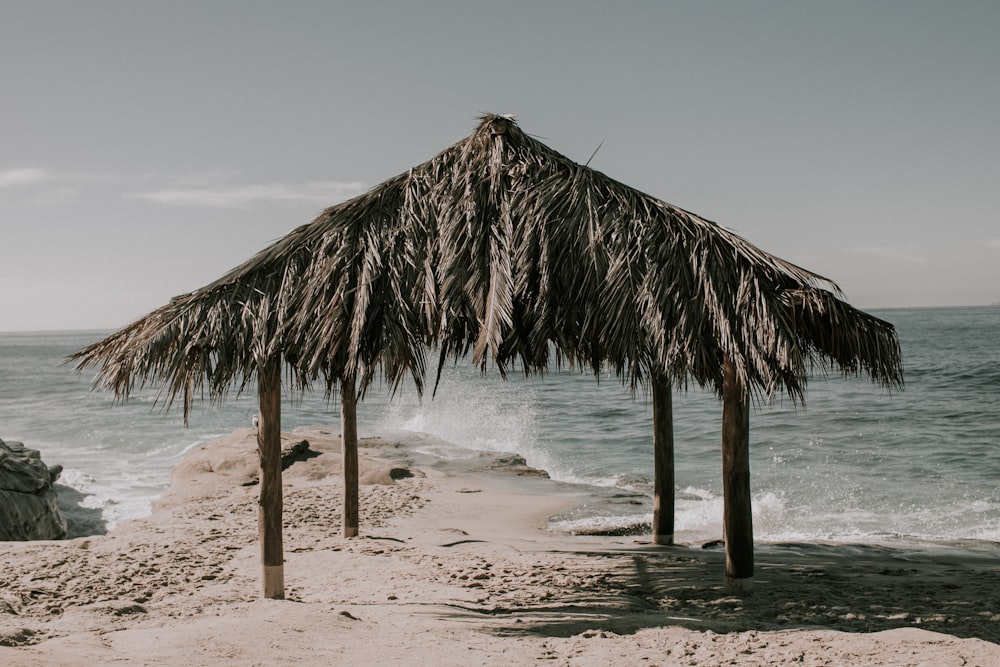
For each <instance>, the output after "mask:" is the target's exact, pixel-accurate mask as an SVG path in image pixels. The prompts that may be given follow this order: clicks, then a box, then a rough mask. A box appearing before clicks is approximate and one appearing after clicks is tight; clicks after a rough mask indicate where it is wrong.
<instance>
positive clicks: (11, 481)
mask: <svg viewBox="0 0 1000 667" xmlns="http://www.w3.org/2000/svg"><path fill="white" fill-rule="evenodd" d="M61 472H62V466H52V467H51V468H49V467H47V466H46V465H45V464H44V463H43V462H42V459H41V455H40V454H39V453H38V450H35V449H28V448H26V447H25V446H24V445H23V444H22V443H20V442H4V441H3V440H0V541H11V540H21V541H23V540H60V539H62V538H64V537H66V520H65V519H64V518H63V515H62V512H60V511H59V503H58V499H57V497H56V492H55V489H54V488H53V487H52V485H53V483H54V482H55V481H56V479H58V477H59V474H60V473H61Z"/></svg>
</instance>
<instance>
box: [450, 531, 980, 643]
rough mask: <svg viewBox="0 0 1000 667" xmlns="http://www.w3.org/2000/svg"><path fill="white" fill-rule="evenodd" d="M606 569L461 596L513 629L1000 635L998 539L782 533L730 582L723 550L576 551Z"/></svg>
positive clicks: (496, 623) (469, 612)
mask: <svg viewBox="0 0 1000 667" xmlns="http://www.w3.org/2000/svg"><path fill="white" fill-rule="evenodd" d="M573 555H574V556H580V557H583V558H587V559H593V561H594V565H595V566H596V567H597V568H599V569H600V570H601V571H602V572H604V573H607V574H606V576H605V577H603V578H602V579H601V580H600V583H599V584H598V585H595V586H593V587H590V588H587V589H582V590H581V589H575V590H566V591H563V592H562V593H561V594H560V595H558V596H557V597H555V598H553V599H549V600H546V601H545V602H544V604H537V605H531V604H528V605H526V606H520V605H519V606H518V607H517V608H516V609H503V608H491V609H485V610H484V609H476V608H474V607H471V606H470V607H458V608H456V609H455V614H454V615H455V616H461V617H465V618H466V619H468V618H469V617H470V616H478V617H479V618H481V619H486V618H488V619H489V621H488V623H487V624H488V625H490V626H493V627H492V629H493V630H494V631H495V632H497V633H499V634H503V635H539V636H546V637H569V636H573V635H576V634H579V633H582V632H585V631H602V630H603V631H609V632H614V633H616V634H631V633H634V632H636V631H637V630H640V629H643V628H651V627H664V626H683V627H686V628H690V629H695V630H702V631H704V630H711V631H713V632H716V633H727V632H743V631H750V630H757V631H769V630H771V631H773V630H792V629H806V628H809V629H820V628H823V629H831V630H841V631H844V632H879V631H882V630H890V629H894V628H902V627H916V628H921V629H924V630H930V631H935V632H941V633H946V634H950V635H954V636H957V637H966V638H969V637H972V638H979V639H984V640H986V641H990V642H994V643H997V642H1000V613H998V612H1000V568H997V567H996V562H997V557H998V555H1000V545H993V544H990V543H985V544H981V545H980V547H979V548H978V549H972V550H967V549H957V548H956V549H949V548H938V549H928V550H906V551H903V550H898V549H891V548H887V547H877V546H862V545H837V546H826V545H815V544H779V545H764V546H762V547H758V549H757V557H756V560H757V568H756V577H755V589H754V592H753V594H752V595H749V596H747V597H735V596H732V595H728V594H726V592H725V591H724V586H723V582H722V580H721V579H722V576H721V575H722V572H723V571H724V566H723V563H724V555H723V554H722V553H721V551H718V550H699V549H689V548H684V547H666V548H663V547H652V546H648V547H645V546H638V547H634V548H623V549H620V550H607V551H596V552H594V551H590V552H586V553H575V554H573Z"/></svg>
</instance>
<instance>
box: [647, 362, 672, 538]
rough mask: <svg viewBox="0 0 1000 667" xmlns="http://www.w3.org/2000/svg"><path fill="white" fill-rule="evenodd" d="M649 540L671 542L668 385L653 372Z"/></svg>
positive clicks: (670, 403)
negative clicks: (651, 507)
mask: <svg viewBox="0 0 1000 667" xmlns="http://www.w3.org/2000/svg"><path fill="white" fill-rule="evenodd" d="M650 383H651V384H652V389H653V543H654V544H673V543H674V415H673V404H672V397H671V390H672V387H671V386H670V380H669V378H667V377H666V376H665V375H660V374H659V373H653V374H652V376H651V378H650Z"/></svg>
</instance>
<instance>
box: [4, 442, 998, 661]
mask: <svg viewBox="0 0 1000 667" xmlns="http://www.w3.org/2000/svg"><path fill="white" fill-rule="evenodd" d="M336 431H337V429H336V428H326V427H315V426H306V427H299V428H296V429H295V430H294V431H292V432H290V433H286V434H283V442H284V443H285V444H286V445H287V444H292V443H295V442H300V441H302V440H306V441H307V442H308V449H307V450H305V451H304V452H300V454H299V455H298V456H297V457H296V459H295V460H294V462H292V463H291V465H290V466H289V467H288V468H287V469H286V470H285V472H284V474H283V483H284V549H285V582H286V599H285V600H263V599H261V595H260V560H259V549H260V547H259V544H258V542H257V512H256V506H257V495H258V488H259V487H258V486H257V485H256V481H257V457H256V437H255V433H254V432H253V430H251V429H241V430H237V431H235V432H233V433H232V434H231V435H230V436H227V437H224V438H221V439H219V440H216V441H213V442H211V443H208V444H205V445H202V446H199V447H197V448H195V449H193V450H192V451H190V452H188V454H187V455H186V456H185V457H184V459H183V460H182V462H181V463H180V464H179V465H177V466H176V468H175V469H174V471H173V474H172V476H171V485H170V488H169V490H168V491H167V493H166V494H164V495H163V496H162V497H161V498H160V499H159V500H158V501H157V502H156V503H155V505H154V511H153V513H152V515H151V516H149V517H146V518H141V519H135V520H131V521H125V522H122V523H121V524H120V525H118V526H117V527H116V528H115V529H113V530H112V531H110V532H109V533H108V534H106V535H95V536H89V537H80V538H76V539H72V540H67V541H62V542H32V543H10V542H7V543H0V558H2V559H3V563H4V567H3V568H2V569H0V663H2V664H5V665H39V666H41V665H78V664H84V663H86V664H99V665H100V664H137V665H139V664H143V665H177V664H199V665H236V664H239V665H281V664H289V665H291V664H400V665H410V664H442V665H468V664H481V665H517V664H534V663H539V664H554V665H587V664H620V665H634V664H644V665H714V664H740V665H772V664H805V665H845V664H865V665H1000V645H998V643H997V642H1000V571H998V568H997V567H996V556H997V549H996V545H995V544H991V543H982V542H978V543H971V542H970V543H969V544H952V545H931V546H919V545H914V546H913V547H912V548H903V547H899V546H893V547H887V546H878V545H851V544H816V543H812V544H806V543H784V544H760V545H758V546H757V551H756V559H757V570H756V580H755V591H754V593H753V594H752V595H751V596H748V597H744V598H737V597H731V596H728V595H726V594H725V592H724V590H723V583H724V582H723V570H724V568H723V557H724V556H723V553H722V551H721V549H719V548H718V546H713V545H709V546H708V548H703V547H704V545H698V544H693V545H678V546H675V547H656V546H653V545H652V544H650V543H649V541H648V539H644V538H643V537H642V536H639V537H631V536H630V537H612V536H580V535H568V534H560V533H557V532H553V531H552V530H550V529H549V527H548V526H549V524H548V521H547V520H548V517H550V516H552V515H554V514H557V513H559V512H562V511H566V510H567V509H569V508H571V507H572V506H573V505H574V504H577V503H579V502H581V498H579V497H575V496H574V495H573V494H572V493H570V492H567V491H566V490H565V489H560V490H558V491H553V492H551V493H549V492H546V485H547V484H553V488H554V487H555V483H554V482H550V481H549V480H546V479H545V478H544V477H543V476H541V475H540V474H537V473H536V471H532V470H531V469H530V468H526V467H525V466H523V465H522V464H521V463H520V462H519V461H512V460H511V459H510V457H506V458H505V457H502V456H498V457H495V461H494V463H495V464H491V465H484V466H483V467H482V470H481V471H466V472H463V473H461V474H456V473H454V472H449V471H448V470H444V469H440V468H437V467H434V466H419V465H414V464H413V462H412V460H411V456H410V453H409V450H408V449H406V448H404V447H402V446H401V445H399V444H398V443H395V442H393V441H392V440H391V439H385V438H363V439H362V440H361V481H362V486H361V534H360V536H359V537H357V538H352V539H346V538H342V537H340V481H339V471H340V456H339V447H340V443H339V437H338V436H337V435H336ZM529 481H530V483H526V482H529Z"/></svg>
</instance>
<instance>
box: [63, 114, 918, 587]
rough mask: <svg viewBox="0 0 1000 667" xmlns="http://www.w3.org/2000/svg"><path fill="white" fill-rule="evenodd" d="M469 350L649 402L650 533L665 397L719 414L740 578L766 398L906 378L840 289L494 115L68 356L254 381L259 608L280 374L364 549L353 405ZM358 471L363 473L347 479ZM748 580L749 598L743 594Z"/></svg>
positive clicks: (139, 376)
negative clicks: (307, 400) (334, 413)
mask: <svg viewBox="0 0 1000 667" xmlns="http://www.w3.org/2000/svg"><path fill="white" fill-rule="evenodd" d="M429 349H433V350H436V351H437V354H438V355H439V367H438V373H439V375H438V377H440V366H441V364H443V363H444V362H445V361H446V360H447V359H449V358H455V359H460V358H463V357H465V356H466V355H468V354H470V353H471V355H472V359H473V360H474V361H475V363H477V364H480V365H481V367H482V368H483V369H486V368H487V366H489V365H492V366H494V367H495V368H496V369H497V370H498V371H499V372H500V373H501V374H506V373H508V372H510V371H520V372H524V373H527V374H531V373H536V372H545V370H547V369H549V368H550V367H551V366H552V365H557V364H561V363H566V364H570V365H573V366H575V367H579V368H586V369H589V370H590V371H592V372H593V373H595V374H600V373H602V372H607V371H610V372H612V373H613V374H614V375H616V376H617V377H618V378H620V380H621V381H622V382H623V383H625V384H626V385H628V386H630V387H632V388H633V389H636V388H638V387H644V388H648V389H649V390H650V391H651V394H652V403H653V415H654V428H653V431H654V452H655V470H656V482H655V484H656V494H655V495H656V498H655V507H656V510H655V513H654V536H655V539H656V541H657V542H659V543H664V544H669V543H671V542H672V539H673V488H674V480H673V451H672V448H673V442H672V441H673V436H672V425H671V394H672V387H673V386H675V385H680V384H684V383H687V382H694V383H696V384H698V385H701V386H706V387H710V388H712V389H714V390H715V391H716V392H718V394H719V395H720V396H721V397H722V398H723V401H724V415H723V421H724V427H723V461H724V478H725V497H726V509H725V521H724V525H725V537H726V545H727V578H728V579H729V580H730V581H732V582H735V583H736V587H737V588H741V587H743V588H745V585H744V583H746V582H749V581H750V580H751V577H752V572H753V551H752V527H751V524H750V517H749V510H750V505H749V500H750V487H749V466H748V451H749V449H748V442H749V436H748V433H749V431H748V415H749V404H750V401H751V397H752V396H757V397H758V398H760V399H762V400H766V399H768V398H770V397H772V396H773V395H775V394H776V393H779V392H784V393H786V394H787V395H789V396H791V397H792V398H794V399H801V398H802V396H803V391H804V388H805V382H806V378H807V376H808V374H809V373H810V371H811V370H813V369H814V368H815V367H817V366H818V367H822V368H830V367H832V368H837V369H840V370H841V371H843V372H844V373H847V374H859V373H864V374H866V375H868V376H869V377H870V378H871V379H872V380H873V381H875V382H877V383H880V384H882V385H884V386H887V387H895V386H899V385H901V383H902V369H901V362H900V354H899V345H898V341H897V339H896V336H895V332H894V330H893V327H892V326H891V325H890V324H888V323H887V322H884V321H882V320H880V319H878V318H875V317H872V316H870V315H868V314H865V313H863V312H861V311H858V310H856V309H854V308H852V307H851V306H850V305H848V304H847V303H845V302H844V301H843V300H842V299H841V298H840V292H839V289H838V288H837V286H836V285H835V284H834V283H832V282H831V281H829V280H827V279H825V278H823V277H822V276H819V275H816V274H814V273H812V272H810V271H807V270H805V269H802V268H800V267H798V266H795V265H793V264H790V263H788V262H786V261H784V260H781V259H779V258H777V257H774V256H773V255H770V254H768V253H766V252H764V251H762V250H760V249H758V248H756V247H755V246H753V245H751V244H750V243H748V242H747V241H745V240H744V239H742V238H740V237H739V236H737V235H735V234H733V233H731V232H729V231H727V230H725V229H724V228H722V227H720V226H719V225H717V224H715V223H712V222H710V221H707V220H705V219H703V218H700V217H699V216H697V215H694V214H692V213H689V212H687V211H685V210H683V209H680V208H678V207H676V206H673V205H670V204H668V203H666V202H663V201H661V200H659V199H656V198H654V197H651V196H649V195H646V194H643V193H641V192H639V191H637V190H635V189H633V188H630V187H628V186H626V185H624V184H622V183H619V182H617V181H615V180H613V179H611V178H609V177H607V176H606V175H604V174H602V173H600V172H597V171H595V170H592V169H589V168H588V167H586V166H582V165H579V164H577V163H575V162H573V161H571V160H569V159H568V158H566V157H564V156H562V155H560V154H559V153H557V152H555V151H553V150H552V149H550V148H548V147H547V146H545V145H544V144H542V143H541V142H539V141H537V140H535V139H534V138H532V137H529V136H528V135H527V134H526V133H524V132H523V131H522V130H521V129H520V128H519V127H518V126H517V124H516V123H515V122H514V121H513V119H512V118H510V117H507V116H498V115H489V116H485V117H484V118H483V119H482V121H481V123H480V124H479V126H478V128H477V129H476V130H475V131H474V132H473V133H472V134H471V135H470V136H469V137H467V138H466V139H464V140H462V141H460V142H458V143H457V144H455V145H453V146H451V147H449V148H447V149H446V150H444V151H443V152H441V153H440V154H438V155H437V156H435V157H434V158H433V159H431V160H429V161H428V162H425V163H423V164H421V165H419V166H417V167H414V168H412V169H410V170H409V171H407V172H405V173H403V174H400V175H399V176H397V177H395V178H392V179H390V180H388V181H386V182H384V183H382V184H381V185H379V186H377V187H375V188H373V189H372V190H370V191H368V192H367V193H365V194H363V195H361V196H359V197H356V198H354V199H351V200H349V201H346V202H344V203H342V204H338V205H336V206H333V207H331V208H329V209H327V210H326V211H324V212H323V213H322V214H320V215H319V216H318V217H317V218H316V219H315V220H314V221H313V222H311V223H309V224H307V225H304V226H302V227H299V228H298V229H295V230H294V231H292V232H291V233H289V234H288V235H287V236H285V237H284V238H282V239H281V240H279V241H278V242H276V243H275V244H273V245H272V246H271V247H269V248H267V249H265V250H264V251H262V252H261V253H259V254H258V255H257V256H255V257H254V258H252V259H251V260H249V261H248V262H246V263H245V264H243V265H241V266H239V267H237V268H235V269H233V270H232V271H231V272H229V273H228V274H226V275H225V276H223V277H222V278H220V279H219V280H218V281H216V282H214V283H212V284H210V285H207V286H206V287H204V288H202V289H199V290H197V291H195V292H192V293H190V294H186V295H183V296H180V297H177V298H175V299H174V300H172V301H171V302H170V303H169V304H167V305H165V306H163V307H162V308H160V309H158V310H156V311H153V312H152V313H150V314H149V315H147V316H146V317H144V318H142V319H140V320H138V321H137V322H135V323H133V324H131V325H129V326H128V327H126V328H124V329H122V330H121V331H118V332H116V333H115V334H112V335H111V336H109V337H108V338H106V339H104V340H102V341H100V342H98V343H95V344H94V345H92V346H90V347H88V348H86V349H84V350H81V351H80V352H78V353H77V354H76V355H74V356H73V357H72V359H73V360H74V361H75V362H76V363H77V364H78V367H79V368H80V369H84V368H87V367H97V369H98V371H97V377H96V381H95V384H96V386H100V387H105V388H109V389H111V390H113V391H114V392H115V393H116V394H117V395H118V396H119V397H122V398H124V397H127V396H128V395H129V393H130V392H131V391H132V389H133V387H134V386H135V384H136V383H137V382H145V381H150V382H156V383H160V384H161V386H163V388H164V390H165V392H166V395H167V397H168V400H170V401H172V400H174V399H175V398H176V397H183V400H184V406H185V409H184V411H185V418H186V416H187V413H188V410H189V408H190V405H191V403H190V401H191V400H192V396H194V395H197V394H204V393H205V391H206V390H207V393H208V396H209V397H211V398H221V397H223V396H225V395H226V393H227V392H228V391H230V390H231V389H233V388H234V387H235V388H238V389H243V388H246V387H247V386H248V385H249V384H250V383H251V382H253V381H256V382H257V385H258V391H259V396H260V402H261V413H260V420H261V421H260V426H259V435H258V440H259V443H260V451H261V466H262V474H261V486H262V488H261V498H262V500H261V540H262V559H263V566H264V581H265V583H264V594H265V596H268V597H276V596H280V594H281V591H283V571H282V569H281V562H282V557H281V536H280V533H281V531H280V526H281V515H280V507H281V500H280V498H281V490H280V489H281V487H280V483H281V481H280V464H279V463H278V434H279V432H280V387H281V378H282V370H283V369H285V371H286V372H287V376H288V377H289V378H290V380H291V381H292V382H293V383H294V384H295V385H296V386H297V387H299V388H303V389H305V388H308V387H310V386H312V385H313V384H315V383H321V384H322V385H323V386H324V388H325V389H326V391H327V392H330V393H333V392H339V394H340V398H341V407H342V419H343V446H344V461H345V507H344V526H343V531H344V535H345V536H351V535H355V534H357V529H358V523H357V476H356V446H357V431H356V424H355V416H354V415H355V401H356V400H357V399H358V398H359V397H363V395H364V392H365V390H366V389H367V388H368V386H369V385H370V384H371V382H372V381H373V380H375V379H376V378H377V377H379V376H381V377H383V378H385V379H386V380H387V381H388V383H389V384H390V386H392V387H397V386H398V384H399V383H400V382H401V381H402V380H403V379H404V378H406V377H407V376H409V377H411V378H412V379H413V381H414V382H415V383H416V387H417V389H418V391H422V390H423V388H424V386H425V381H426V368H425V362H424V359H425V355H426V354H427V352H428V350H429ZM352 468H353V474H352ZM741 582H743V583H741Z"/></svg>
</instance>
